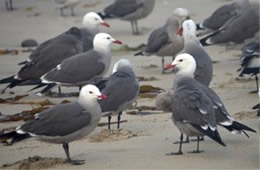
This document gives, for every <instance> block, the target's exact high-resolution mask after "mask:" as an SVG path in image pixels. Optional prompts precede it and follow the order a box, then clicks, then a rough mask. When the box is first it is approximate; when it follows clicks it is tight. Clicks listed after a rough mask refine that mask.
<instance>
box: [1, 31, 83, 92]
mask: <svg viewBox="0 0 260 170" xmlns="http://www.w3.org/2000/svg"><path fill="white" fill-rule="evenodd" d="M80 52H82V41H81V31H80V30H79V29H78V28H76V27H72V28H70V29H69V30H68V31H66V32H65V33H63V34H61V35H59V36H58V37H56V38H53V39H51V40H48V41H46V42H44V43H42V44H41V45H40V46H39V47H38V48H37V49H36V50H35V51H34V52H33V53H32V54H31V55H30V56H29V57H28V59H27V61H25V62H22V63H21V64H24V66H23V67H22V68H21V69H20V70H19V72H18V73H17V74H16V75H13V76H11V77H8V78H4V79H2V80H0V84H5V83H9V84H8V85H7V86H6V87H5V89H4V90H3V91H2V92H4V91H5V90H6V89H7V88H13V87H15V86H17V85H19V84H21V83H23V82H25V81H29V84H30V83H31V84H35V81H36V84H37V83H39V78H40V77H41V76H42V75H43V74H45V73H46V72H48V71H49V70H51V69H52V68H54V67H55V66H56V65H57V64H59V63H60V62H61V61H63V60H64V59H66V58H69V57H71V56H73V55H75V54H77V53H80Z"/></svg>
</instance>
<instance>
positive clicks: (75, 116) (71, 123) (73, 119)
mask: <svg viewBox="0 0 260 170" xmlns="http://www.w3.org/2000/svg"><path fill="white" fill-rule="evenodd" d="M90 120H91V115H90V113H88V112H86V111H85V110H84V109H83V108H82V107H81V106H80V104H79V103H77V102H73V103H67V104H58V105H56V106H54V107H52V108H50V109H48V110H46V111H43V112H42V113H40V114H39V115H38V116H36V118H35V119H34V120H32V121H30V122H27V123H25V124H23V125H22V126H21V127H20V129H21V130H23V131H24V132H27V133H32V134H35V135H46V136H65V135H68V134H71V133H73V132H75V131H77V130H79V129H81V128H83V127H85V126H87V125H88V124H89V123H90Z"/></svg>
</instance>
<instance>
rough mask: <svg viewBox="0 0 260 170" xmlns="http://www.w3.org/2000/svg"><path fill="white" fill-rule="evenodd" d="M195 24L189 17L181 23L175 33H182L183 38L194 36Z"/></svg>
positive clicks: (192, 37)
mask: <svg viewBox="0 0 260 170" xmlns="http://www.w3.org/2000/svg"><path fill="white" fill-rule="evenodd" d="M196 29H197V27H196V24H195V23H194V21H193V20H191V19H189V20H186V21H184V22H183V23H182V27H181V28H180V29H179V30H178V31H177V34H179V35H182V36H183V38H184V40H187V39H194V38H196Z"/></svg>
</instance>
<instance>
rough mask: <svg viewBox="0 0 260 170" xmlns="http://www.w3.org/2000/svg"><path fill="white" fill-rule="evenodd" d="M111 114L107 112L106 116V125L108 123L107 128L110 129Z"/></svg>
mask: <svg viewBox="0 0 260 170" xmlns="http://www.w3.org/2000/svg"><path fill="white" fill-rule="evenodd" d="M111 114H112V113H111ZM111 114H109V115H108V116H107V118H108V123H107V125H108V127H107V128H108V130H110V123H111V118H112V116H111Z"/></svg>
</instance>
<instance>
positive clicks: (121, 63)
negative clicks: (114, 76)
mask: <svg viewBox="0 0 260 170" xmlns="http://www.w3.org/2000/svg"><path fill="white" fill-rule="evenodd" d="M122 66H127V67H130V68H132V64H131V63H130V61H129V60H127V59H124V58H123V59H120V60H119V61H118V62H116V63H115V64H114V67H113V71H112V73H114V72H116V71H117V70H118V69H119V68H120V67H122Z"/></svg>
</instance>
